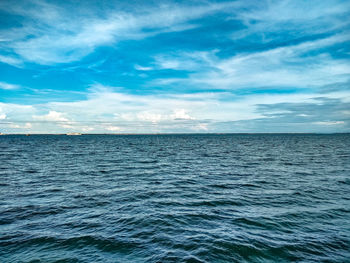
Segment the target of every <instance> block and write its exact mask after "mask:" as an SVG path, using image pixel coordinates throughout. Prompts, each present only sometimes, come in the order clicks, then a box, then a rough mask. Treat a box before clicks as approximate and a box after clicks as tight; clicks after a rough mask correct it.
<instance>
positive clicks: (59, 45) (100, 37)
mask: <svg viewBox="0 0 350 263" xmlns="http://www.w3.org/2000/svg"><path fill="white" fill-rule="evenodd" d="M234 5H235V4H232V3H229V2H227V3H213V4H205V5H200V6H181V5H176V4H169V5H161V6H160V7H158V8H154V7H152V8H147V9H146V10H142V11H141V10H140V11H136V12H134V13H127V12H123V11H118V10H113V11H110V12H107V13H104V14H102V15H103V18H101V14H99V13H89V14H83V15H79V12H72V11H71V10H67V9H63V8H62V7H61V6H57V5H54V4H51V3H50V4H49V3H47V2H42V1H41V2H38V1H30V2H29V3H26V4H25V6H26V8H24V7H21V6H20V5H18V6H16V7H15V6H13V5H11V6H8V5H2V9H4V10H5V11H8V12H10V13H11V12H12V13H15V14H18V15H21V16H24V17H25V19H24V21H23V22H22V23H23V26H22V28H15V29H9V30H8V31H6V32H4V33H5V34H8V35H11V36H12V37H9V39H7V41H6V39H5V40H3V41H2V46H4V47H6V48H8V49H10V50H12V51H13V52H14V53H16V54H17V55H19V56H20V57H21V58H22V59H24V60H25V61H32V62H36V63H39V64H55V63H67V62H73V61H77V60H80V59H81V58H83V57H85V56H86V55H88V54H90V53H91V52H93V51H94V50H95V49H96V48H97V47H99V46H104V45H110V44H115V43H117V42H118V41H122V40H130V39H142V38H145V37H149V36H154V35H156V34H159V33H164V32H172V31H181V30H187V29H189V28H193V27H195V26H196V25H190V24H188V23H190V21H191V20H194V19H197V18H200V17H201V16H203V15H206V14H210V13H213V12H220V11H223V10H225V9H227V8H230V7H231V8H232V7H233V6H234ZM0 7H1V6H0ZM74 9H78V11H79V8H78V7H77V6H75V7H74ZM38 21H40V23H38ZM2 61H3V62H6V61H7V62H11V61H10V60H9V59H7V60H6V59H3V60H2ZM12 62H13V61H12Z"/></svg>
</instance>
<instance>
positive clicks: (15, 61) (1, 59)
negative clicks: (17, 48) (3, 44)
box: [0, 55, 22, 67]
mask: <svg viewBox="0 0 350 263" xmlns="http://www.w3.org/2000/svg"><path fill="white" fill-rule="evenodd" d="M0 62H2V63H6V64H9V65H12V66H15V67H19V66H21V65H22V61H21V60H20V59H17V58H13V57H11V56H3V55H0Z"/></svg>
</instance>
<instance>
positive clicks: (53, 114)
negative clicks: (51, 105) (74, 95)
mask: <svg viewBox="0 0 350 263" xmlns="http://www.w3.org/2000/svg"><path fill="white" fill-rule="evenodd" d="M63 116H64V113H62V112H57V111H49V113H48V114H46V115H41V116H37V115H34V116H33V119H34V120H40V121H49V122H69V120H68V119H67V118H65V117H63Z"/></svg>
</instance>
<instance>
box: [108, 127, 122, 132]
mask: <svg viewBox="0 0 350 263" xmlns="http://www.w3.org/2000/svg"><path fill="white" fill-rule="evenodd" d="M106 130H107V131H112V132H118V131H121V130H122V129H121V128H120V127H118V126H107V127H106Z"/></svg>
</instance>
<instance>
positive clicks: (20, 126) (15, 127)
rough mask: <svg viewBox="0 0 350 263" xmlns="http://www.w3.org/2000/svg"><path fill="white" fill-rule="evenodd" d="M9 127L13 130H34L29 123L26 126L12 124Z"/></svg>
mask: <svg viewBox="0 0 350 263" xmlns="http://www.w3.org/2000/svg"><path fill="white" fill-rule="evenodd" d="M9 127H10V128H13V129H31V128H32V124H31V123H30V122H27V123H25V124H24V125H19V124H13V123H10V124H9Z"/></svg>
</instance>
